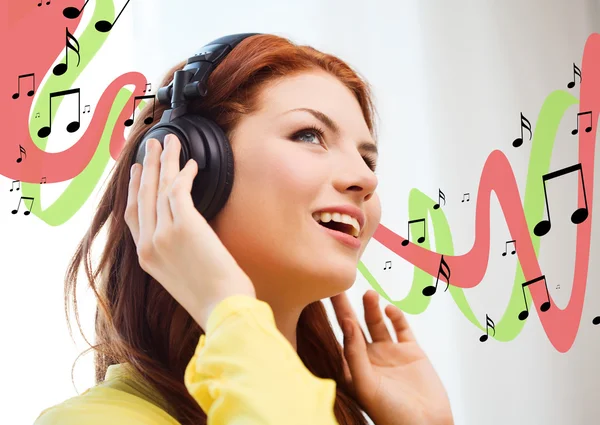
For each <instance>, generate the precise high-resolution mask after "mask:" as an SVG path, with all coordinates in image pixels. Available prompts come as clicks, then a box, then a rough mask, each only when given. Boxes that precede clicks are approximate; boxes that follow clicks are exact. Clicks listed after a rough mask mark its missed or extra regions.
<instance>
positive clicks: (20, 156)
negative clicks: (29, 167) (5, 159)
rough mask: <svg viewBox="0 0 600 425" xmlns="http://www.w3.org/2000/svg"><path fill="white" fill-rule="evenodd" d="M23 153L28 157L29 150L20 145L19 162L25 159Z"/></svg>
mask: <svg viewBox="0 0 600 425" xmlns="http://www.w3.org/2000/svg"><path fill="white" fill-rule="evenodd" d="M23 155H25V158H27V151H26V150H25V148H24V147H23V146H21V145H19V157H18V158H17V163H19V162H21V161H23Z"/></svg>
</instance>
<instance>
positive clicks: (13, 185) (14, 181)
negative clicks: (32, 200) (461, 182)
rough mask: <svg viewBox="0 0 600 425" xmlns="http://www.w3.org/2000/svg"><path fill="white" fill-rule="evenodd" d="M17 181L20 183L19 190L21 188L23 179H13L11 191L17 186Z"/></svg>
mask: <svg viewBox="0 0 600 425" xmlns="http://www.w3.org/2000/svg"><path fill="white" fill-rule="evenodd" d="M15 183H19V187H17V190H19V189H21V180H13V182H12V186H11V188H10V191H11V192H12V191H13V188H14V187H15Z"/></svg>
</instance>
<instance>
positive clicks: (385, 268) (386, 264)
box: [383, 261, 392, 270]
mask: <svg viewBox="0 0 600 425" xmlns="http://www.w3.org/2000/svg"><path fill="white" fill-rule="evenodd" d="M388 263H390V267H389V268H390V269H391V268H392V262H391V261H386V262H385V267H384V268H383V270H387V269H388Z"/></svg>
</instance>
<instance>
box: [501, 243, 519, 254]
mask: <svg viewBox="0 0 600 425" xmlns="http://www.w3.org/2000/svg"><path fill="white" fill-rule="evenodd" d="M509 243H512V244H513V246H514V248H515V249H513V251H512V252H511V253H510V254H511V255H515V253H516V252H517V241H515V240H512V241H507V242H506V243H505V244H504V252H503V253H502V256H503V257H506V251H507V249H508V244H509Z"/></svg>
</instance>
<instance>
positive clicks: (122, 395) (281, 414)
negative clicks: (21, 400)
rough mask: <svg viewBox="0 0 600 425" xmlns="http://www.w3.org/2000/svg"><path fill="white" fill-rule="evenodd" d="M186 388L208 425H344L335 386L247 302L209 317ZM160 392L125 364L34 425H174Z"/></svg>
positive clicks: (237, 301) (264, 308)
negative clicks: (337, 411)
mask: <svg viewBox="0 0 600 425" xmlns="http://www.w3.org/2000/svg"><path fill="white" fill-rule="evenodd" d="M205 331H206V334H205V335H202V336H201V337H200V340H199V342H198V346H197V347H196V351H195V353H194V355H193V356H192V358H191V360H190V362H189V363H188V365H187V367H186V370H185V376H184V382H185V386H186V387H187V389H188V391H189V392H190V394H191V395H192V396H193V397H194V399H195V400H196V401H197V402H198V404H199V405H200V407H201V408H202V409H203V410H204V412H206V414H207V417H208V424H210V425H227V424H234V423H235V424H236V425H254V424H256V425H258V424H260V425H269V424H274V425H275V424H277V425H281V424H286V425H296V424H298V425H300V424H302V425H306V424H315V425H339V424H338V422H337V421H336V419H335V415H334V413H333V406H334V401H335V390H336V383H335V381H334V380H332V379H323V378H319V377H316V376H315V375H313V374H312V373H311V372H310V371H309V370H308V369H307V368H306V366H305V365H304V363H302V360H301V359H300V357H298V354H297V353H296V351H295V350H294V347H293V346H292V345H291V344H290V343H289V341H288V340H287V339H285V337H284V336H283V335H282V334H281V333H280V332H279V330H278V329H277V327H276V326H275V319H274V317H273V311H272V310H271V307H270V306H269V304H267V303H266V302H264V301H260V300H258V299H256V298H253V297H249V296H246V295H233V296H230V297H228V298H226V299H224V300H222V301H221V302H220V303H219V304H218V305H217V306H216V307H215V309H214V310H213V311H212V313H211V315H210V317H209V318H208V321H207V324H206V329H205ZM161 406H165V405H164V400H163V398H162V397H161V396H160V394H159V393H158V392H156V391H155V390H153V389H152V388H151V387H149V386H148V385H145V384H144V383H143V382H140V381H139V380H136V379H134V378H133V374H132V373H131V370H130V369H129V368H128V367H127V365H126V364H119V365H112V366H109V367H108V370H107V372H106V377H105V380H104V381H103V382H102V383H100V384H98V385H96V386H94V387H92V388H89V389H88V390H87V391H85V392H84V393H82V394H81V395H79V396H75V397H72V398H70V399H68V400H65V401H63V402H62V403H60V404H57V405H55V406H52V407H49V408H47V409H45V410H43V411H42V412H41V413H40V415H39V417H38V418H37V419H36V421H35V423H34V425H81V424H86V425H176V424H179V422H178V421H176V420H175V418H173V417H172V416H171V415H169V414H168V413H167V412H166V411H165V410H164V408H161Z"/></svg>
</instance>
